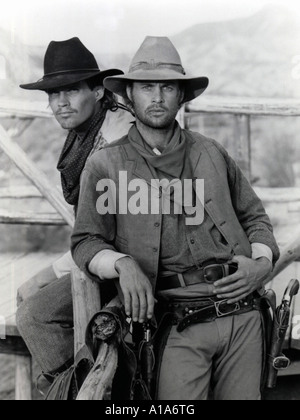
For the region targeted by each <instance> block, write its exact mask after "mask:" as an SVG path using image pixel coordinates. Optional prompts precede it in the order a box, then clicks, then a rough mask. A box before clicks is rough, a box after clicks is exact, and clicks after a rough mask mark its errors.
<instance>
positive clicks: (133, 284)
mask: <svg viewBox="0 0 300 420" xmlns="http://www.w3.org/2000/svg"><path fill="white" fill-rule="evenodd" d="M115 268H116V271H117V272H118V273H119V276H120V287H121V290H122V293H123V295H124V305H125V312H126V315H127V316H129V317H131V318H132V319H133V321H134V322H140V323H143V322H146V321H147V319H149V320H150V319H152V318H153V314H154V304H155V299H154V296H153V290H152V286H151V283H150V281H149V279H148V277H147V276H146V275H145V274H144V273H143V271H142V270H141V268H140V267H139V265H138V264H137V263H136V262H135V261H134V260H133V259H131V258H130V257H124V258H121V259H119V260H118V261H117V262H116V264H115Z"/></svg>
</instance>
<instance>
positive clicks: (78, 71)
mask: <svg viewBox="0 0 300 420" xmlns="http://www.w3.org/2000/svg"><path fill="white" fill-rule="evenodd" d="M44 72H45V75H44V77H43V78H42V79H41V80H39V81H38V82H36V83H31V84H26V85H21V88H22V89H27V90H41V91H45V92H46V93H47V94H48V97H49V104H50V107H51V109H52V111H53V115H54V116H55V118H56V120H57V121H58V123H59V124H60V125H61V127H62V128H64V129H66V130H69V135H68V138H67V140H66V142H65V145H64V147H63V150H62V153H61V156H60V159H59V162H58V166H57V169H58V170H59V171H60V173H61V182H62V189H63V193H64V197H65V199H66V201H67V203H69V204H71V205H73V206H75V208H76V206H77V202H78V196H79V183H80V176H81V172H82V170H83V168H84V166H85V163H86V160H87V158H88V157H89V156H91V155H92V154H93V153H94V152H95V151H97V150H99V149H101V147H103V146H104V145H105V144H107V143H109V142H111V141H112V140H114V139H116V138H118V137H120V136H121V135H123V134H125V133H126V132H127V131H128V129H129V123H130V120H132V116H131V115H130V113H128V112H127V111H125V110H124V106H123V105H121V104H119V103H117V100H116V98H115V97H114V95H113V94H112V93H111V92H109V91H108V90H106V89H105V88H104V87H103V80H104V79H105V77H107V76H113V75H121V74H123V72H122V71H121V70H117V69H110V70H105V71H100V69H99V67H98V64H97V62H96V60H95V57H94V56H93V54H92V53H91V52H90V51H89V50H88V49H87V48H86V47H85V46H84V45H83V44H82V43H81V41H80V40H79V39H78V38H72V39H70V40H68V41H63V42H51V43H50V45H49V47H48V49H47V51H46V55H45V60H44ZM72 267H74V262H73V260H72V257H71V254H70V253H67V254H66V255H64V256H63V257H62V258H61V259H59V260H58V261H55V262H54V263H53V265H52V266H51V267H48V268H46V269H45V270H43V271H42V272H40V273H38V274H37V275H36V276H35V277H34V278H32V279H31V280H30V281H29V282H27V283H26V284H24V285H23V286H21V288H20V289H19V291H18V302H19V303H21V302H22V301H23V300H25V299H27V298H28V297H30V296H32V295H33V294H35V293H36V292H38V291H39V290H40V289H41V288H43V287H45V286H46V285H47V284H48V283H49V282H51V281H53V279H56V278H61V277H63V276H64V275H66V274H67V273H69V272H70V271H71V269H72Z"/></svg>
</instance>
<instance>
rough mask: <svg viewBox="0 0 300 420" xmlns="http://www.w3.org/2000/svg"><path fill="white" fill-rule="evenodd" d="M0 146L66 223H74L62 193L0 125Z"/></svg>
mask: <svg viewBox="0 0 300 420" xmlns="http://www.w3.org/2000/svg"><path fill="white" fill-rule="evenodd" d="M0 147H1V148H2V150H3V151H4V152H5V153H6V154H7V156H8V157H9V158H10V159H11V161H12V162H14V163H15V165H16V166H17V167H18V168H19V169H20V170H21V171H22V172H23V174H24V175H25V176H26V177H27V178H28V179H29V180H30V181H31V182H32V183H33V184H34V185H35V186H36V187H37V189H38V190H39V191H40V192H41V194H42V195H43V196H44V197H45V198H46V199H47V200H48V201H49V203H50V204H51V205H52V206H53V207H54V208H55V209H56V210H57V212H58V213H59V214H60V215H61V216H62V217H63V219H64V220H65V221H66V222H67V223H68V225H70V226H73V225H74V214H73V211H72V209H71V208H70V207H68V206H67V205H66V202H65V201H64V199H63V197H62V195H61V194H60V193H59V192H58V190H57V189H56V188H55V187H53V186H52V184H51V181H50V182H49V179H48V178H47V176H46V175H45V174H44V173H43V172H42V171H40V170H39V169H38V168H37V167H36V165H35V164H34V163H33V162H32V161H31V160H30V159H29V158H28V156H27V155H26V153H25V152H24V151H23V150H22V149H21V148H20V147H19V146H18V145H17V144H16V143H14V142H13V141H12V140H11V139H10V137H9V136H8V134H7V132H6V131H5V130H4V128H3V127H2V126H1V125H0Z"/></svg>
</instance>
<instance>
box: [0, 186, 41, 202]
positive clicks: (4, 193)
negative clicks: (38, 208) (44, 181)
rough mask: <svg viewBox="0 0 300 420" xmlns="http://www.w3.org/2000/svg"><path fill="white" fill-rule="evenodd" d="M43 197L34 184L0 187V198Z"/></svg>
mask: <svg viewBox="0 0 300 420" xmlns="http://www.w3.org/2000/svg"><path fill="white" fill-rule="evenodd" d="M1 198H2V199H24V198H43V195H42V194H41V192H40V191H39V190H38V189H37V188H36V187H34V186H27V185H24V186H12V187H8V188H0V199H1Z"/></svg>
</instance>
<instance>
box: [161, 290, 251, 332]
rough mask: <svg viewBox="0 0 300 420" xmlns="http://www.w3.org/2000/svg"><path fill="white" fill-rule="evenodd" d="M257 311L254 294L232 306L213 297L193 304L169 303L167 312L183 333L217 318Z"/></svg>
mask: <svg viewBox="0 0 300 420" xmlns="http://www.w3.org/2000/svg"><path fill="white" fill-rule="evenodd" d="M257 309H258V308H257V305H256V304H255V301H254V297H253V294H251V295H249V296H248V297H247V298H246V299H243V300H240V301H239V302H237V303H234V304H230V305H229V304H228V303H227V300H218V299H217V298H213V297H212V298H205V299H201V300H199V301H198V302H193V303H191V304H189V303H188V302H174V303H169V304H168V305H167V307H166V308H165V311H166V312H169V313H170V312H171V313H173V314H174V315H175V318H176V320H177V330H178V332H182V331H184V330H185V329H186V328H188V327H189V326H191V325H193V324H200V323H204V322H212V321H215V320H216V319H217V318H223V317H227V316H230V315H240V314H244V313H247V312H250V311H252V310H257Z"/></svg>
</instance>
